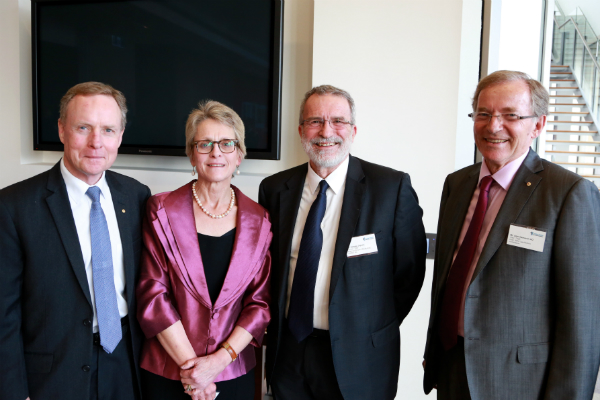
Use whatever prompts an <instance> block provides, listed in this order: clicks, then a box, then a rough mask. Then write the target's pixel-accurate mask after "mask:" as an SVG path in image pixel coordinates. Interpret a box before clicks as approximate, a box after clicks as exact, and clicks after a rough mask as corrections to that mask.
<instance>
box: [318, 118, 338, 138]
mask: <svg viewBox="0 0 600 400" xmlns="http://www.w3.org/2000/svg"><path fill="white" fill-rule="evenodd" d="M334 134H335V131H334V130H333V128H332V127H331V120H324V121H323V129H321V136H323V137H326V138H327V137H331V136H333V135H334Z"/></svg>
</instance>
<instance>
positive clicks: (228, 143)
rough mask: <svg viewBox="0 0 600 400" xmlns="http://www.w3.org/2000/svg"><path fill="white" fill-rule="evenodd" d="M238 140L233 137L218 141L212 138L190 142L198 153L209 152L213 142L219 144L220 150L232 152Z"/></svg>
mask: <svg viewBox="0 0 600 400" xmlns="http://www.w3.org/2000/svg"><path fill="white" fill-rule="evenodd" d="M239 142H240V141H239V140H234V139H222V140H219V141H218V142H217V141H213V140H199V141H197V142H194V143H192V145H194V147H195V148H196V151H197V152H198V153H200V154H208V153H210V152H211V151H212V149H213V147H214V146H215V144H216V145H218V146H219V150H221V152H222V153H233V151H234V150H235V148H236V147H237V144H238V143H239Z"/></svg>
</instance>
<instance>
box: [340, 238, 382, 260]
mask: <svg viewBox="0 0 600 400" xmlns="http://www.w3.org/2000/svg"><path fill="white" fill-rule="evenodd" d="M376 242H377V241H376V240H375V235H374V234H372V233H370V234H368V235H364V236H355V237H353V238H352V240H351V241H350V247H349V248H348V254H347V256H348V258H352V257H358V256H366V255H368V254H375V253H377V243H376Z"/></svg>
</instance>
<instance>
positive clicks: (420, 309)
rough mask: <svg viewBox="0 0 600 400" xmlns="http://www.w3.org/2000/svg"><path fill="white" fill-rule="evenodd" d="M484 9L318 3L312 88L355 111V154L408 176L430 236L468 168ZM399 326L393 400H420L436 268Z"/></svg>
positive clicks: (382, 1)
mask: <svg viewBox="0 0 600 400" xmlns="http://www.w3.org/2000/svg"><path fill="white" fill-rule="evenodd" d="M480 31H481V1H479V0H465V1H460V0H431V1H428V2H427V3H426V5H425V4H424V3H421V2H409V1H397V0H370V1H368V2H367V1H363V0H315V26H314V43H313V49H314V51H313V85H319V84H324V83H329V84H333V85H335V86H339V87H341V88H343V89H346V90H348V91H349V92H350V93H351V94H352V96H353V97H354V100H355V101H356V105H357V128H358V134H357V136H356V139H355V142H354V146H353V149H352V153H353V154H354V155H356V156H358V157H361V158H364V159H366V160H369V161H373V162H376V163H379V164H384V165H387V166H389V167H392V168H396V169H399V170H402V171H405V172H408V173H409V174H410V175H411V178H412V183H413V186H414V188H415V190H416V191H417V194H418V195H419V200H420V204H421V206H422V207H423V210H424V223H425V228H426V230H427V232H435V231H436V227H437V216H438V209H439V200H440V196H441V191H442V186H443V183H444V179H445V177H446V175H447V174H449V173H451V172H453V171H454V170H455V169H457V168H458V167H462V166H465V165H468V164H471V163H472V162H473V152H474V145H473V138H472V123H469V122H470V120H469V119H468V118H467V114H468V113H469V112H470V108H469V104H470V96H471V95H472V93H473V90H474V88H475V86H476V84H477V80H478V79H477V77H478V69H479V38H480ZM427 269H428V271H427V276H426V278H425V284H424V286H423V289H422V291H421V295H420V296H419V299H418V300H417V302H416V304H415V306H414V308H413V310H412V311H411V313H410V314H409V316H408V317H407V318H406V320H405V321H404V323H403V325H402V328H401V331H402V355H401V367H400V380H399V383H398V396H397V398H398V399H411V400H412V399H420V398H431V397H435V394H434V395H433V396H430V397H426V396H425V395H424V394H423V389H422V381H423V369H422V367H421V361H422V360H423V350H424V348H425V335H426V332H427V324H428V318H429V304H430V300H429V296H430V290H431V273H432V269H433V263H432V262H431V261H428V263H427Z"/></svg>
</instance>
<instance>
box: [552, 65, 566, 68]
mask: <svg viewBox="0 0 600 400" xmlns="http://www.w3.org/2000/svg"><path fill="white" fill-rule="evenodd" d="M550 68H569V66H568V65H551V66H550Z"/></svg>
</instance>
